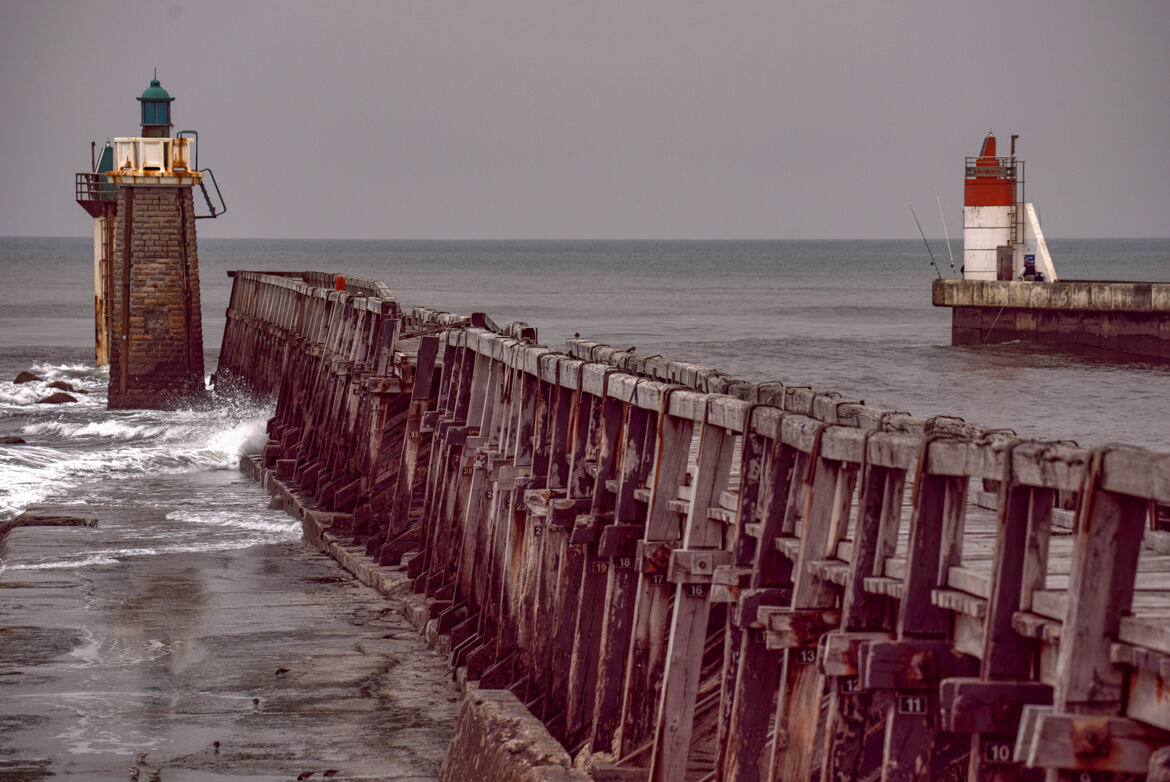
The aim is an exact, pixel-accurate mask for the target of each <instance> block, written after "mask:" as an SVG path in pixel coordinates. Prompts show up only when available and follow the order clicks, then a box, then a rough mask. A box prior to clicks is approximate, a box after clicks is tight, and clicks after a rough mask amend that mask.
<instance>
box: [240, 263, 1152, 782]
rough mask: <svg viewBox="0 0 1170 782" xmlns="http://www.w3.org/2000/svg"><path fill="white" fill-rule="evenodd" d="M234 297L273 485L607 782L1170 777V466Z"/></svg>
mask: <svg viewBox="0 0 1170 782" xmlns="http://www.w3.org/2000/svg"><path fill="white" fill-rule="evenodd" d="M234 278H235V284H234V287H233V291H232V299H231V305H230V308H229V310H228V321H227V328H226V331H225V334H224V343H223V349H222V351H221V357H220V365H219V369H218V372H217V383H219V384H220V385H221V387H222V386H225V385H235V386H239V387H242V388H245V389H247V390H250V391H252V392H253V393H258V394H263V395H271V396H273V397H275V398H276V399H277V405H276V414H275V416H274V417H273V418H272V419H271V421H270V423H269V438H270V439H269V442H268V445H267V446H266V448H265V450H264V455H263V465H264V467H266V468H267V469H268V470H269V471H270V473H271V474H272V475H274V476H275V477H277V478H279V479H281V480H282V481H284V482H285V483H286V484H288V485H290V486H293V487H294V488H295V490H296V491H297V492H298V493H299V494H300V495H301V496H302V497H304V498H306V499H307V500H309V501H311V502H315V503H316V504H317V506H318V507H319V508H321V509H322V510H324V511H329V512H331V513H332V518H333V519H334V523H335V527H337V528H344V529H345V530H346V531H347V534H352V535H353V536H354V538H355V539H356V540H357V541H358V542H362V543H364V544H365V546H366V549H367V551H368V552H369V553H370V554H372V555H374V556H376V557H378V558H379V560H380V561H381V562H383V563H384V564H393V565H401V566H402V567H404V568H406V571H407V573H408V574H409V575H410V576H411V577H412V578H413V579H414V582H413V583H414V586H415V589H416V591H419V592H422V593H425V594H426V595H427V597H428V606H429V608H430V614H431V617H432V619H431V621H432V623H433V625H434V628H435V630H436V631H437V632H440V633H442V634H445V635H449V637H450V643H451V649H452V652H451V662H452V665H453V666H455V667H457V668H460V669H463V670H465V672H466V677H467V679H469V680H477V681H478V682H479V686H480V687H481V688H484V689H491V688H496V689H508V690H510V691H512V692H513V693H514V694H515V695H517V696H518V697H519V699H520V700H521V701H522V702H523V703H524V704H525V705H526V706H527V708H528V710H529V711H530V712H531V713H532V714H533V715H534V716H535V717H536V718H538V719H540V720H541V721H543V722H544V724H545V725H546V726H547V728H548V730H549V731H550V732H551V734H552V735H553V736H555V737H556V738H557V739H558V740H559V741H561V742H562V744H563V745H564V746H565V748H566V749H567V750H568V751H569V752H570V753H571V754H572V755H574V756H575V757H576V758H577V762H578V764H579V765H581V766H583V767H584V768H586V769H587V770H590V772H591V773H592V774H593V775H594V777H595V778H596V779H648V780H654V781H655V782H670V781H673V780H682V779H718V780H782V779H783V780H793V779H813V778H817V777H819V778H820V779H824V780H852V779H867V778H869V779H878V778H881V779H883V780H911V779H915V780H917V779H921V780H927V779H932V778H935V777H937V776H939V775H940V774H942V773H943V771H944V770H945V768H946V767H947V766H948V765H954V764H956V763H958V764H962V765H965V766H966V767H967V778H969V779H972V780H992V779H1026V778H1033V777H1034V776H1035V775H1036V774H1040V775H1041V777H1042V776H1043V774H1042V770H1044V769H1048V770H1049V771H1050V773H1051V774H1054V775H1056V778H1061V779H1076V780H1080V779H1093V780H1098V779H1110V778H1113V777H1112V776H1111V775H1123V774H1124V775H1141V774H1145V773H1149V774H1150V778H1151V779H1164V778H1167V771H1166V768H1167V766H1168V765H1170V764H1167V762H1166V757H1167V754H1170V753H1168V752H1167V751H1161V752H1159V751H1158V750H1159V748H1161V747H1164V746H1166V745H1170V694H1168V693H1170V554H1167V553H1166V552H1167V551H1170V546H1168V545H1167V540H1166V538H1167V532H1166V530H1165V529H1164V527H1165V526H1166V521H1165V513H1164V506H1165V505H1166V504H1167V503H1170V455H1164V454H1155V453H1151V452H1148V451H1144V450H1140V449H1136V448H1130V447H1125V446H1105V447H1102V448H1098V449H1095V450H1088V449H1083V448H1077V447H1073V446H1070V445H1068V444H1064V443H1055V442H1040V441H1032V440H1021V439H1018V438H1015V437H1014V436H1013V435H1012V434H1011V433H1010V432H1005V431H1003V430H986V429H982V428H980V427H977V426H973V425H971V424H968V423H966V422H963V421H961V420H959V419H955V418H946V417H940V418H934V419H930V420H923V419H919V418H914V417H912V416H910V415H909V414H904V413H891V412H888V411H882V410H878V409H874V408H871V407H868V406H866V405H865V404H864V403H862V402H856V401H852V400H847V399H843V398H841V397H840V396H839V395H837V394H834V393H831V392H821V391H816V390H813V389H809V388H797V387H791V386H782V385H779V384H761V385H756V384H750V383H745V382H741V381H737V380H735V379H733V378H729V377H727V376H725V375H722V374H720V373H718V372H716V371H714V370H709V369H706V368H704V367H700V366H696V365H693V364H684V363H680V362H672V361H668V360H666V359H662V358H660V357H644V356H639V355H636V354H634V353H632V352H626V351H619V350H616V349H614V348H611V347H607V346H603V345H598V344H595V343H592V342H588V341H585V340H581V339H572V340H569V341H568V343H567V345H566V348H565V350H564V351H556V350H553V349H551V348H548V347H544V346H540V345H537V344H536V341H535V340H536V333H535V330H533V329H532V328H531V327H529V326H526V325H525V324H522V323H509V324H507V325H506V326H504V327H499V326H497V325H496V324H494V323H493V322H492V321H491V320H490V319H489V318H487V317H486V316H484V315H482V314H475V315H471V316H459V315H452V314H450V313H442V312H438V311H434V310H428V309H424V308H414V309H412V310H410V311H409V312H406V311H403V310H402V309H401V308H400V307H399V305H398V303H397V301H395V299H394V298H393V296H392V295H391V294H390V292H389V290H388V289H386V287H385V286H384V285H382V284H381V283H378V282H373V281H364V280H354V279H349V280H347V285H346V287H347V288H348V290H347V291H344V292H343V291H336V290H333V289H332V284H333V279H334V278H333V276H332V275H330V274H325V273H305V274H296V275H289V274H266V273H260V272H237V273H234ZM985 486H987V487H990V488H992V489H993V490H994V491H995V492H996V493H995V494H994V495H988V493H987V492H983V491H982V489H983V487H985ZM989 500H990V501H989ZM1062 506H1063V507H1075V510H1074V511H1073V512H1071V513H1070V512H1069V511H1067V510H1064V509H1062ZM987 507H991V508H995V510H988V509H986V508H987ZM1036 778H1040V777H1036ZM1117 778H1119V779H1120V778H1122V777H1120V776H1118V777H1117Z"/></svg>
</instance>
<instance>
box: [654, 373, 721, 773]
mask: <svg viewBox="0 0 1170 782" xmlns="http://www.w3.org/2000/svg"><path fill="white" fill-rule="evenodd" d="M683 393H685V392H683ZM741 415H742V413H741ZM732 446H733V434H732V432H731V431H729V430H727V429H725V428H722V427H718V426H716V425H714V424H712V423H711V422H710V421H707V420H704V421H703V425H702V429H701V430H700V435H699V451H698V456H697V460H698V461H697V468H696V472H695V480H694V483H693V488H694V499H693V501H692V503H691V509H690V513H689V515H688V516H687V521H686V529H685V532H684V534H683V547H684V548H686V549H710V548H719V547H720V546H721V545H722V542H723V541H722V534H723V529H722V525H721V524H717V523H715V522H712V521H710V520H709V519H708V518H707V514H706V512H705V511H706V509H707V507H708V506H709V505H710V503H711V498H712V497H713V496H717V495H718V493H719V492H720V491H723V489H724V488H725V487H726V485H727V479H728V475H729V473H730V469H731V459H732V450H733V447H732ZM688 587H689V585H688V584H681V583H680V584H679V585H678V587H677V588H676V592H675V604H674V605H675V607H674V614H673V616H672V621H671V630H670V642H669V645H668V647H667V653H666V659H667V661H668V662H667V666H666V671H665V675H664V677H663V683H662V697H661V700H660V702H659V708H658V716H657V720H656V729H655V742H654V751H653V753H652V755H651V761H650V769H651V772H650V773H651V777H650V778H651V779H652V780H654V781H655V782H670V781H671V780H677V779H681V778H682V777H683V775H684V774H685V773H686V766H687V755H688V751H689V747H690V740H691V730H692V727H693V724H692V723H693V720H694V714H695V700H696V697H697V694H698V689H699V674H700V667H701V663H702V656H703V648H704V645H705V643H706V634H707V618H708V610H709V608H710V606H709V603H708V601H707V594H706V590H696V589H690V588H688Z"/></svg>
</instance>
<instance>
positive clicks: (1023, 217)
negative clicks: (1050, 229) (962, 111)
mask: <svg viewBox="0 0 1170 782" xmlns="http://www.w3.org/2000/svg"><path fill="white" fill-rule="evenodd" d="M1016 138H1017V137H1016V136H1012V150H1011V156H1010V157H998V156H996V154H995V135H994V134H992V133H988V134H987V137H986V138H984V139H983V149H982V150H981V151H980V153H979V156H978V157H969V158H967V161H966V176H965V179H964V182H963V278H964V279H967V280H1026V281H1031V282H1052V281H1054V280H1056V269H1055V268H1054V267H1053V265H1052V256H1051V255H1049V253H1048V245H1047V244H1046V243H1045V241H1044V232H1043V231H1041V230H1040V220H1039V219H1038V218H1037V216H1036V208H1035V207H1034V206H1033V205H1032V204H1030V203H1027V202H1024V201H1023V198H1022V195H1023V184H1024V176H1023V172H1024V161H1022V160H1017V159H1016V150H1015V146H1016Z"/></svg>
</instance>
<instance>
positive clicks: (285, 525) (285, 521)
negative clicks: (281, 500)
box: [166, 508, 301, 539]
mask: <svg viewBox="0 0 1170 782" xmlns="http://www.w3.org/2000/svg"><path fill="white" fill-rule="evenodd" d="M166 518H167V519H168V520H170V521H185V522H190V523H192V524H207V525H211V526H215V527H231V528H234V529H241V530H250V531H253V532H271V533H275V534H277V535H279V536H281V537H285V536H288V537H289V539H296V538H299V537H300V535H301V527H300V523H299V522H297V521H295V520H292V519H290V518H289V517H288V516H286V515H284V514H283V513H277V512H276V511H273V512H272V516H271V517H269V518H264V517H261V516H259V515H257V514H256V513H255V512H254V511H252V512H248V511H243V510H193V509H188V508H183V509H181V510H175V511H171V512H170V513H168V514H167V515H166Z"/></svg>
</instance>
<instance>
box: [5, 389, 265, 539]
mask: <svg viewBox="0 0 1170 782" xmlns="http://www.w3.org/2000/svg"><path fill="white" fill-rule="evenodd" d="M29 385H34V384H29ZM36 385H39V384H36ZM0 386H9V387H11V388H12V389H14V393H16V394H19V395H22V397H24V396H27V398H29V399H32V398H35V397H36V396H37V391H36V390H35V389H32V390H27V391H26V390H24V389H22V387H20V386H15V385H13V384H11V383H7V384H5V383H0ZM3 394H4V391H3V388H0V404H2V403H3V398H4V397H3ZM94 407H96V404H94V405H86V409H79V407H78V406H75V405H68V406H66V408H68V409H52V410H43V409H40V408H33V409H35V410H36V412H35V413H34V412H33V410H32V409H30V408H28V407H25V408H24V409H22V410H13V409H11V408H10V409H8V410H3V409H0V421H3V420H4V419H8V425H7V427H6V428H8V431H12V432H19V433H20V434H21V435H22V436H23V437H24V438H25V439H27V440H28V441H29V444H26V445H14V446H0V519H3V518H11V517H12V516H14V515H16V514H18V513H20V512H21V511H22V510H23V509H24V508H27V507H28V506H29V505H31V504H35V503H38V502H45V501H47V500H51V499H56V498H68V497H69V496H70V495H71V494H73V493H75V489H76V488H77V487H79V486H82V485H84V484H86V483H88V482H93V481H104V480H109V479H117V478H134V477H135V476H143V477H151V476H155V475H161V474H173V473H182V472H195V471H201V470H229V469H236V468H237V467H238V465H239V460H240V457H241V456H243V455H245V454H248V453H255V452H258V451H259V450H260V449H261V448H262V447H263V445H264V442H265V440H266V438H267V434H266V422H267V419H268V417H269V416H270V415H271V407H270V406H268V405H265V404H260V403H256V402H251V401H232V400H228V401H219V402H218V403H214V404H210V405H208V406H207V407H205V408H202V409H196V408H189V409H184V410H165V411H164V410H132V411H130V410H105V409H104V408H99V409H94ZM12 424H15V425H16V426H15V427H13V426H12Z"/></svg>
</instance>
